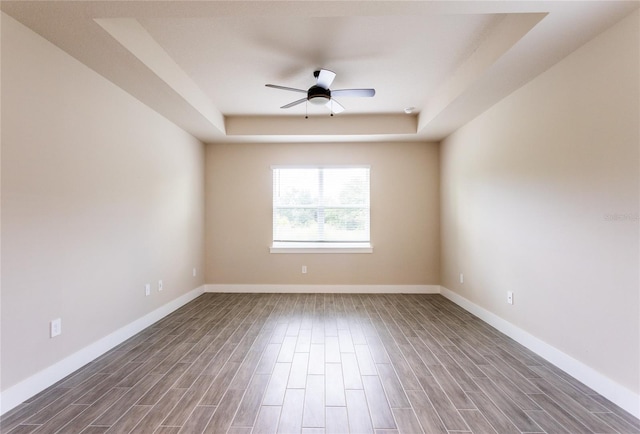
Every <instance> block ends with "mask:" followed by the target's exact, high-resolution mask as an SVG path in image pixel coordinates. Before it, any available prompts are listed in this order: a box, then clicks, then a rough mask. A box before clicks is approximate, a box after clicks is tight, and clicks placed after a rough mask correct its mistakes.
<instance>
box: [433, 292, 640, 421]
mask: <svg viewBox="0 0 640 434" xmlns="http://www.w3.org/2000/svg"><path fill="white" fill-rule="evenodd" d="M440 293H441V294H442V295H443V296H444V297H446V298H448V299H449V300H451V301H452V302H454V303H455V304H457V305H458V306H460V307H462V308H463V309H465V310H466V311H468V312H470V313H472V314H473V315H475V316H477V317H478V318H480V319H481V320H483V321H484V322H486V323H487V324H489V325H491V326H492V327H494V328H496V329H498V330H499V331H501V332H502V333H504V334H505V335H507V336H509V337H510V338H512V339H513V340H515V341H516V342H518V343H520V344H522V345H524V346H525V347H527V348H528V349H530V350H531V351H533V352H534V353H536V354H537V355H539V356H540V357H542V358H544V359H545V360H547V361H548V362H550V363H552V364H553V365H555V366H557V367H558V368H560V369H562V370H563V371H565V372H566V373H567V374H569V375H571V376H572V377H574V378H575V379H577V380H578V381H580V382H582V383H584V384H585V385H587V386H588V387H590V388H592V389H593V390H595V391H596V392H598V393H599V394H600V395H602V396H604V397H605V398H607V399H608V400H609V401H611V402H613V403H614V404H616V405H617V406H618V407H620V408H623V409H624V410H626V411H628V412H629V413H631V414H632V415H634V416H635V417H637V418H640V395H638V394H636V393H634V392H632V391H631V390H629V389H627V388H625V387H624V386H621V385H620V384H618V383H616V382H615V381H613V380H611V379H610V378H608V377H605V376H604V375H602V374H601V373H599V372H597V371H596V370H594V369H593V368H591V367H589V366H587V365H585V364H584V363H582V362H580V361H579V360H576V359H574V358H573V357H571V356H569V355H568V354H566V353H564V352H562V351H560V350H558V349H557V348H555V347H553V346H551V345H549V344H548V343H546V342H544V341H542V340H540V339H538V338H537V337H535V336H533V335H532V334H530V333H528V332H526V331H524V330H522V329H521V328H519V327H517V326H515V325H513V324H511V323H510V322H508V321H506V320H504V319H502V318H500V317H499V316H497V315H496V314H494V313H492V312H489V311H488V310H486V309H484V308H482V307H480V306H478V305H477V304H475V303H473V302H471V301H469V300H467V299H466V298H464V297H462V296H461V295H458V294H457V293H455V292H453V291H451V290H449V289H447V288H445V287H443V286H441V287H440Z"/></svg>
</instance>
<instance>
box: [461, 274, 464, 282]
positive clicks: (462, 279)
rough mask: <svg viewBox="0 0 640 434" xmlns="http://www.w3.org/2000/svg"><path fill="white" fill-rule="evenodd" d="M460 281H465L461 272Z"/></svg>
mask: <svg viewBox="0 0 640 434" xmlns="http://www.w3.org/2000/svg"><path fill="white" fill-rule="evenodd" d="M460 283H464V274H462V273H460Z"/></svg>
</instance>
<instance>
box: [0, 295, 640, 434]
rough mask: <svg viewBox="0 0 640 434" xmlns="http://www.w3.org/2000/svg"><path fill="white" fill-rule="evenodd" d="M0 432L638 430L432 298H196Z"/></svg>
mask: <svg viewBox="0 0 640 434" xmlns="http://www.w3.org/2000/svg"><path fill="white" fill-rule="evenodd" d="M0 431H1V432H2V433H16V434H17V433H31V432H34V433H35V432H37V433H86V434H97V433H149V434H151V433H156V434H176V433H203V432H204V433H221V434H222V433H229V434H232V433H233V434H240V433H276V432H278V433H307V434H311V433H318V434H319V433H326V434H329V433H377V434H383V433H384V434H392V433H412V434H413V433H423V432H424V433H447V432H448V433H463V432H473V433H495V432H498V433H541V432H546V433H591V432H593V433H640V421H639V420H638V419H636V418H634V417H633V416H631V415H629V414H628V413H626V412H624V411H623V410H621V409H620V408H618V407H616V406H615V405H613V404H611V403H610V402H608V401H607V400H606V399H604V398H603V397H602V396H600V395H598V394H597V393H595V392H594V391H593V390H591V389H589V388H588V387H586V386H584V385H583V384H581V383H580V382H578V381H576V380H574V379H573V378H571V377H570V376H568V375H567V374H565V373H564V372H562V371H560V370H559V369H557V368H555V367H554V366H552V365H550V364H549V363H547V362H545V361H544V360H543V359H541V358H540V357H538V356H537V355H535V354H533V353H532V352H530V351H528V350H527V349H525V348H524V347H522V346H521V345H519V344H517V343H516V342H514V341H513V340H511V339H509V338H508V337H506V336H505V335H503V334H501V333H499V332H498V331H496V330H495V329H493V328H492V327H490V326H488V325H487V324H485V323H484V322H482V321H480V320H479V319H477V318H476V317H474V316H473V315H471V314H469V313H467V312H466V311H464V310H463V309H461V308H459V307H458V306H456V305H455V304H453V303H451V302H450V301H448V300H447V299H445V298H444V297H442V296H439V295H360V294H204V295H202V296H201V297H199V298H197V299H196V300H194V301H192V302H191V303H189V304H187V305H185V306H183V307H182V308H181V309H179V310H177V311H175V312H174V313H172V314H171V315H169V316H167V317H166V318H164V319H162V320H161V321H159V322H157V323H156V324H154V325H153V326H151V327H149V328H147V329H145V330H144V331H142V332H141V333H139V334H138V335H136V336H134V337H133V338H131V339H129V340H128V341H126V342H124V343H122V344H121V345H119V346H118V347H116V348H114V349H113V350H111V351H109V352H108V353H106V354H104V355H103V356H101V357H100V358H98V359H96V360H95V361H93V362H91V363H89V364H88V365H86V366H85V367H83V368H81V369H79V370H78V371H77V372H75V373H73V374H72V375H70V376H69V377H67V378H65V379H63V380H61V381H59V382H58V383H57V384H55V385H53V386H52V387H50V388H48V389H47V390H45V391H43V392H41V393H39V394H38V395H36V396H34V397H33V398H31V399H30V400H28V401H27V402H25V403H24V404H21V405H20V406H19V407H17V408H15V409H14V410H12V411H11V412H9V413H8V414H7V415H5V416H4V417H3V418H2V422H1V429H0Z"/></svg>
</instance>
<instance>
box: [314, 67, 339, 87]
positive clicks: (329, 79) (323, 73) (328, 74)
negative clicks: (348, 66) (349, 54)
mask: <svg viewBox="0 0 640 434" xmlns="http://www.w3.org/2000/svg"><path fill="white" fill-rule="evenodd" d="M334 78H336V73H335V72H333V71H329V70H328V69H321V70H320V73H319V74H318V81H317V83H316V85H318V86H320V87H321V88H323V89H329V86H331V83H333V79H334Z"/></svg>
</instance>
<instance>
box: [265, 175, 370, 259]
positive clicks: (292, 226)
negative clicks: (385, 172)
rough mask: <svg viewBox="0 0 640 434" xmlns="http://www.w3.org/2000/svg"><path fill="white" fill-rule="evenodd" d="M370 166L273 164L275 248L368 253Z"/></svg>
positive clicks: (290, 250) (275, 249) (274, 250)
mask: <svg viewBox="0 0 640 434" xmlns="http://www.w3.org/2000/svg"><path fill="white" fill-rule="evenodd" d="M369 208H370V207H369V167H365V166H358V167H353V166H351V167H274V168H273V246H272V248H271V252H272V253H282V252H287V253H291V252H294V251H296V252H302V253H308V252H312V253H315V252H335V251H340V252H343V253H344V252H349V253H351V252H353V253H361V252H362V253H369V252H371V245H370V239H369V215H370V212H369Z"/></svg>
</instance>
